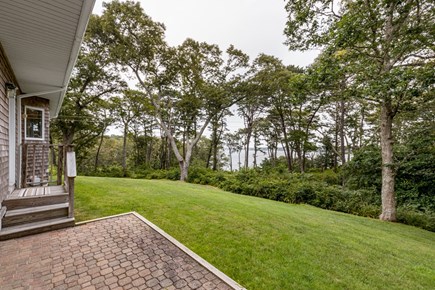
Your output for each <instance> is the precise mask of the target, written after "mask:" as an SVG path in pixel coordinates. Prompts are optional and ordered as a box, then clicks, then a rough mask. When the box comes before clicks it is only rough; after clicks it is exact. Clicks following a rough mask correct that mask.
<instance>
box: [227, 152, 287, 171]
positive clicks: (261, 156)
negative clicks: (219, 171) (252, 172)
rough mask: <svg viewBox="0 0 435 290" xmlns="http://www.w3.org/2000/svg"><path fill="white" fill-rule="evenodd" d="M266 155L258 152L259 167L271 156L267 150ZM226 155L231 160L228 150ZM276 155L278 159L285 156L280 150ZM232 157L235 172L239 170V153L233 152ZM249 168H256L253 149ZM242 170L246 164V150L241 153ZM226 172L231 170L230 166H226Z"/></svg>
mask: <svg viewBox="0 0 435 290" xmlns="http://www.w3.org/2000/svg"><path fill="white" fill-rule="evenodd" d="M263 151H264V152H266V153H262V152H261V151H258V152H257V166H258V165H260V164H261V162H263V160H264V159H266V158H269V154H268V153H267V150H263ZM225 155H226V156H227V157H228V159H229V156H228V155H229V152H228V150H226V151H225ZM276 155H277V156H278V157H280V156H285V154H284V150H282V149H278V152H277V153H276ZM231 157H232V162H233V170H239V153H238V152H235V153H234V152H233V154H231ZM248 161H249V167H251V168H252V167H253V166H254V150H253V149H249V159H248ZM228 162H230V160H228ZM240 163H241V164H240V168H243V166H244V164H245V150H242V151H241V152H240ZM224 169H225V170H230V166H229V165H226V166H225V167H224Z"/></svg>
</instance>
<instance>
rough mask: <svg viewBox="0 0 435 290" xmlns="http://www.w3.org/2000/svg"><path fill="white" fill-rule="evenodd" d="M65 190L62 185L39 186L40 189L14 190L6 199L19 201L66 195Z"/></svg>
mask: <svg viewBox="0 0 435 290" xmlns="http://www.w3.org/2000/svg"><path fill="white" fill-rule="evenodd" d="M65 193H66V191H65V188H64V187H63V186H62V185H55V186H39V187H27V188H20V189H16V190H14V191H13V192H12V193H11V194H9V195H8V196H7V197H6V200H8V199H17V198H21V197H37V196H44V195H58V194H65Z"/></svg>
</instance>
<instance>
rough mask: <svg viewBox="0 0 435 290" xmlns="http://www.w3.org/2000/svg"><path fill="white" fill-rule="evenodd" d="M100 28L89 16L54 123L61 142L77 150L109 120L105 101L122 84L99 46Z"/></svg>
mask: <svg viewBox="0 0 435 290" xmlns="http://www.w3.org/2000/svg"><path fill="white" fill-rule="evenodd" d="M100 28H101V27H100V26H99V22H98V19H97V17H96V16H92V17H91V18H90V21H89V25H88V29H87V32H86V35H85V38H84V42H83V46H82V48H81V51H80V54H79V57H78V59H77V63H76V66H75V68H74V70H73V73H72V78H71V80H70V82H69V86H68V90H67V93H66V97H65V102H64V103H63V106H62V109H61V111H60V113H59V117H58V118H57V119H56V120H55V121H54V123H53V128H54V129H55V130H56V131H57V132H59V134H60V135H61V137H60V138H61V139H62V141H63V143H64V144H66V145H69V144H74V145H75V146H76V150H77V151H78V152H79V153H80V149H81V148H88V147H90V146H92V145H93V143H94V142H95V141H96V138H98V136H99V135H100V134H103V133H104V131H105V129H106V128H107V126H108V124H109V123H110V118H107V115H106V114H105V110H106V102H105V101H106V100H107V99H108V98H110V96H112V95H113V94H114V93H116V92H118V91H119V90H120V89H122V88H123V87H124V86H125V83H124V82H122V81H121V79H120V78H119V75H118V73H117V72H116V71H114V70H113V68H114V67H113V62H112V61H111V60H110V58H109V57H108V55H107V53H106V52H105V50H104V47H103V46H102V40H101V38H100V37H99V33H98V31H99V30H100Z"/></svg>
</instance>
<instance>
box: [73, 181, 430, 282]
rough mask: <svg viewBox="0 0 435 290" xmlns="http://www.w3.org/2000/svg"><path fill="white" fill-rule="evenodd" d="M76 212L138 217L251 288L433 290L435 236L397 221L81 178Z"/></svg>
mask: <svg viewBox="0 0 435 290" xmlns="http://www.w3.org/2000/svg"><path fill="white" fill-rule="evenodd" d="M75 210H76V212H75V213H76V218H77V220H79V221H84V220H89V219H94V218H99V217H105V216H110V215H114V214H119V213H125V212H130V211H136V212H138V213H139V214H141V215H143V216H144V217H146V218H147V219H148V220H150V221H152V222H153V223H154V224H156V225H158V226H159V227H160V228H161V229H163V230H164V231H165V232H167V233H169V234H170V235H171V236H173V237H174V238H176V239H177V240H178V241H180V242H181V243H183V244H184V245H186V246H187V247H189V248H190V249H192V250H193V251H194V252H195V253H197V254H198V255H200V256H201V257H203V258H204V259H206V260H207V261H208V262H210V263H211V264H212V265H214V266H215V267H217V268H218V269H219V270H221V271H223V272H224V273H225V274H227V275H229V276H230V277H231V278H233V279H234V280H236V281H237V282H239V283H240V284H241V285H243V286H244V287H246V288H247V289H252V290H255V289H300V290H303V289H310V290H311V289H355V290H363V289H381V288H388V289H434V288H435V280H434V279H433V277H435V265H434V261H435V243H434V239H435V233H432V232H428V231H424V230H421V229H418V228H414V227H410V226H406V225H402V224H397V223H385V222H381V221H378V220H374V219H368V218H362V217H358V216H353V215H348V214H342V213H337V212H333V211H325V210H321V209H318V208H315V207H312V206H306V205H292V204H285V203H282V202H274V201H271V200H267V199H260V198H253V197H250V196H242V195H236V194H231V193H228V192H224V191H222V190H219V189H217V188H213V187H210V186H201V185H195V184H189V183H181V182H177V181H164V180H132V179H126V178H124V179H111V178H91V177H78V178H77V181H76V207H75ZM386 261H388V267H385V263H386ZM387 285H388V286H387Z"/></svg>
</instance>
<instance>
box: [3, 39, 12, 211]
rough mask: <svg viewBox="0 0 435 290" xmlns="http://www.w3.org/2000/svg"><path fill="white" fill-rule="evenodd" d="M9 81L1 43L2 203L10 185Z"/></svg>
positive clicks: (8, 69) (8, 71) (9, 69)
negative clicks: (7, 85) (7, 91)
mask: <svg viewBox="0 0 435 290" xmlns="http://www.w3.org/2000/svg"><path fill="white" fill-rule="evenodd" d="M7 82H11V83H14V75H13V72H12V69H11V67H10V66H9V63H8V61H7V59H6V55H5V53H4V51H3V48H2V47H1V45H0V205H1V202H2V201H3V200H4V199H5V197H6V195H7V194H8V187H9V173H8V170H9V120H8V119H9V100H8V97H7V95H6V89H5V83H7ZM0 207H1V206H0Z"/></svg>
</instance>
